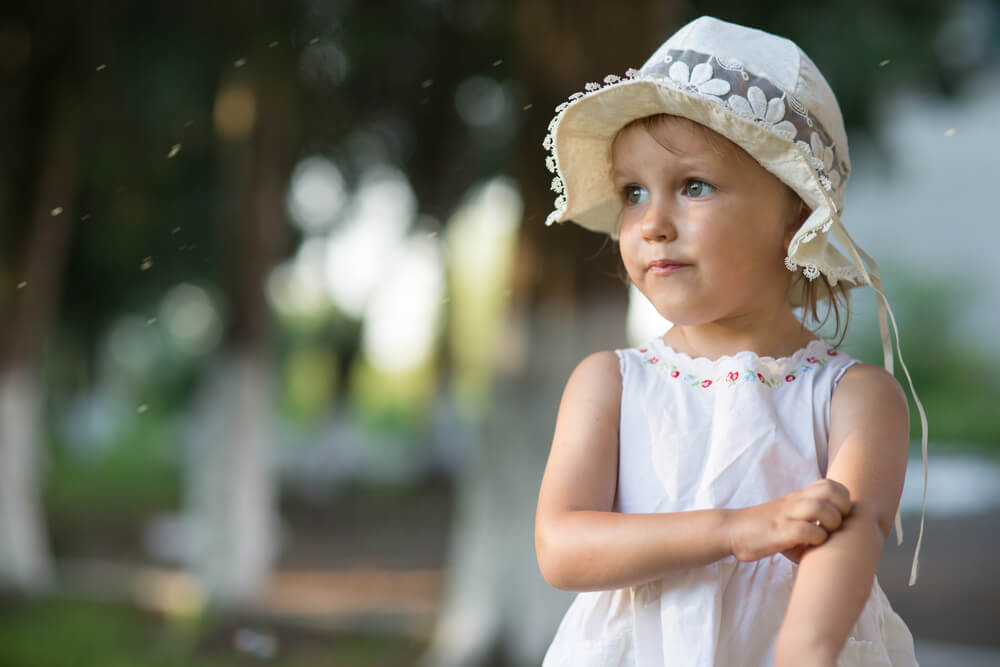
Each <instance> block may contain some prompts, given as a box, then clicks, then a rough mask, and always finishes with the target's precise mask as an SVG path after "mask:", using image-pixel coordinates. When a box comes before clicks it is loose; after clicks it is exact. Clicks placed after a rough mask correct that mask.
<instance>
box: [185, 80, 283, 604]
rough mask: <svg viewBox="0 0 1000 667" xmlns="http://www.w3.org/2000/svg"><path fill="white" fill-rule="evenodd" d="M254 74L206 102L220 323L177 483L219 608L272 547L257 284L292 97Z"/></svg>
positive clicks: (273, 233)
mask: <svg viewBox="0 0 1000 667" xmlns="http://www.w3.org/2000/svg"><path fill="white" fill-rule="evenodd" d="M261 67H262V69H258V70H257V71H256V72H255V73H254V74H253V75H251V74H243V75H240V76H237V75H235V74H234V75H232V76H230V77H228V78H224V80H223V81H222V84H221V86H220V89H219V93H218V96H217V99H216V109H215V119H216V130H217V131H218V132H219V133H220V135H221V137H222V140H223V141H224V143H225V145H224V146H223V149H222V153H223V159H222V161H221V163H220V166H221V169H222V176H223V182H224V186H223V187H224V191H225V192H226V196H227V197H228V202H227V203H228V206H227V211H228V212H227V214H226V215H227V217H228V218H229V224H228V225H226V227H227V228H228V233H229V239H228V240H227V241H223V243H222V245H223V246H226V245H227V244H228V247H229V248H230V249H231V254H230V255H229V256H228V260H229V262H228V266H227V267H226V268H227V272H226V274H227V277H228V279H229V285H228V287H227V292H228V296H229V300H228V301H229V306H230V309H231V310H230V325H229V329H228V332H227V338H226V341H225V345H224V349H223V352H222V353H221V354H220V360H219V362H218V363H217V365H216V366H215V368H214V369H213V370H212V371H211V372H210V374H209V377H208V379H207V381H206V383H205V385H204V386H203V387H202V390H201V398H200V400H199V406H198V409H197V412H198V414H200V418H199V419H198V420H197V421H196V425H197V428H196V429H195V433H194V434H193V436H192V442H191V444H192V446H193V451H192V452H191V456H192V460H191V461H190V463H191V465H190V467H189V469H188V479H187V494H188V495H187V509H188V512H189V521H190V524H189V525H192V527H193V528H194V543H193V547H194V549H193V552H192V553H191V557H192V563H191V566H192V569H193V570H194V571H195V573H196V574H197V575H198V576H199V578H200V580H201V582H202V584H203V586H204V588H205V591H206V592H207V593H208V595H209V599H210V601H211V602H213V603H217V604H222V605H239V604H243V603H246V602H248V601H250V600H252V599H253V598H254V596H255V595H257V594H258V593H259V592H260V590H261V588H262V586H263V585H264V584H265V583H266V579H267V576H268V574H269V573H270V569H271V566H272V564H273V562H274V559H275V557H276V555H277V550H278V539H277V489H276V480H275V476H274V473H273V467H272V458H273V452H272V449H273V446H274V434H273V428H272V415H273V412H274V401H273V387H272V378H273V368H272V366H273V364H272V359H271V355H270V351H269V346H270V332H271V327H270V312H269V308H268V304H267V302H266V299H265V283H266V280H267V276H268V274H269V272H270V270H271V267H272V266H273V265H274V263H275V261H276V260H277V258H278V257H279V253H280V250H281V247H282V243H281V241H282V237H283V235H284V228H285V218H284V197H285V184H286V182H287V179H288V173H289V155H288V153H289V151H290V149H291V146H292V142H291V136H289V135H290V133H291V129H292V123H293V121H294V117H293V115H292V112H291V103H292V90H293V88H292V86H290V85H289V84H288V82H287V78H288V77H287V72H286V71H283V70H280V69H277V68H275V69H267V68H266V67H264V66H261Z"/></svg>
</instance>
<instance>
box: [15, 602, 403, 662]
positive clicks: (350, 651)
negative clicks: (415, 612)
mask: <svg viewBox="0 0 1000 667" xmlns="http://www.w3.org/2000/svg"><path fill="white" fill-rule="evenodd" d="M246 627H249V628H260V627H261V624H259V623H256V622H254V621H252V620H248V621H247V624H246ZM240 628H241V626H240V624H238V623H236V622H234V620H232V619H228V620H221V619H220V620H214V619H210V618H208V619H204V620H202V621H199V622H194V623H192V622H185V623H177V622H171V621H170V620H168V619H165V618H163V617H162V616H159V615H156V614H152V613H149V612H144V611H142V610H140V609H137V608H134V607H131V606H128V605H123V604H111V603H102V602H92V601H89V602H87V601H80V600H69V599H55V600H49V601H45V602H31V603H23V602H22V603H18V604H9V603H8V602H5V601H3V600H0V665H11V666H15V665H16V666H17V667H79V666H80V665H94V666H98V665H99V666H100V667H136V666H137V665H141V666H142V667H246V666H248V665H260V664H263V663H266V664H269V665H275V666H276V667H319V666H320V665H337V666H338V667H362V666H366V667H367V666H369V665H379V666H380V667H402V666H404V665H412V664H413V663H414V662H415V661H416V659H417V657H418V656H419V654H420V650H421V648H422V645H421V643H420V642H417V641H416V640H412V639H407V638H406V637H400V636H383V635H371V634H355V633H336V632H325V633H319V632H308V631H304V630H300V629H296V630H292V629H290V628H287V627H277V628H269V629H268V630H267V634H268V635H271V636H273V637H274V638H275V639H276V640H277V644H276V649H277V652H276V655H275V656H274V657H272V658H267V659H266V660H265V659H263V658H262V657H261V656H257V655H253V654H247V653H241V652H240V651H238V650H237V649H236V648H235V646H234V636H235V633H236V632H237V631H239V630H240Z"/></svg>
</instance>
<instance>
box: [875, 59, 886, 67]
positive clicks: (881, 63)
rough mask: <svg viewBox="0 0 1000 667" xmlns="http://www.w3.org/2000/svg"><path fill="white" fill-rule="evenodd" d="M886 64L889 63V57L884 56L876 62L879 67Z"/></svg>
mask: <svg viewBox="0 0 1000 667" xmlns="http://www.w3.org/2000/svg"><path fill="white" fill-rule="evenodd" d="M888 64H889V59H888V58H886V59H885V60H882V61H880V62H879V64H878V66H879V67H885V66H886V65H888Z"/></svg>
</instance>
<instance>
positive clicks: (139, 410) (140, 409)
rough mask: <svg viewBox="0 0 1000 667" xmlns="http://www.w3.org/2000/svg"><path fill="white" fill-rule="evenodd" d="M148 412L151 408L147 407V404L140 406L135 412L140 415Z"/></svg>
mask: <svg viewBox="0 0 1000 667" xmlns="http://www.w3.org/2000/svg"><path fill="white" fill-rule="evenodd" d="M146 410H149V406H148V405H146V404H145V403H143V404H142V405H140V406H139V407H137V408H136V409H135V411H136V412H138V413H139V414H140V415H141V414H142V413H144V412H145V411H146Z"/></svg>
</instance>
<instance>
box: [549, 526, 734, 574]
mask: <svg viewBox="0 0 1000 667" xmlns="http://www.w3.org/2000/svg"><path fill="white" fill-rule="evenodd" d="M728 515H729V512H728V511H727V510H698V511H691V512H676V513H670V514H621V513H617V512H597V511H566V512H561V513H559V514H557V515H554V516H551V517H548V518H547V520H546V521H544V522H539V524H538V526H537V530H536V533H535V547H536V550H537V551H538V563H539V566H540V567H541V570H542V574H543V576H544V577H545V579H546V580H547V581H548V582H549V583H550V584H551V585H553V586H555V587H556V588H562V589H564V590H572V591H592V590H608V589H613V588H622V587H625V586H634V585H638V584H643V583H646V582H648V581H652V580H654V579H658V578H660V577H662V576H664V575H666V574H668V573H669V572H671V571H675V570H680V569H686V568H690V567H695V566H699V565H707V564H708V563H713V562H715V561H717V560H720V559H722V558H725V557H726V556H728V555H730V553H731V546H730V544H729V539H728V537H727V531H726V522H727V520H728Z"/></svg>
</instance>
